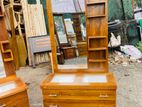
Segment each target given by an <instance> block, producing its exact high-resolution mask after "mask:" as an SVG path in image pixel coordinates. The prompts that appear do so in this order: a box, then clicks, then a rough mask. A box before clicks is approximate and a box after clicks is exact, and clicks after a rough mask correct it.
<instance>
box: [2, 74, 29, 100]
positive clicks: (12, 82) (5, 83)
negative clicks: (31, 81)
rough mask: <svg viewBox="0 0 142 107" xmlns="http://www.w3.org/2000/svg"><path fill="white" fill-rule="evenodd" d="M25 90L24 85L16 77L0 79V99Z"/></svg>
mask: <svg viewBox="0 0 142 107" xmlns="http://www.w3.org/2000/svg"><path fill="white" fill-rule="evenodd" d="M26 89H27V86H26V84H25V83H24V82H23V81H22V80H21V79H20V78H17V77H16V76H9V77H6V78H3V79H0V99H2V98H5V97H9V96H11V95H14V94H17V93H19V92H23V91H25V90H26Z"/></svg>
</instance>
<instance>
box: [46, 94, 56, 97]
mask: <svg viewBox="0 0 142 107" xmlns="http://www.w3.org/2000/svg"><path fill="white" fill-rule="evenodd" d="M48 96H49V97H57V96H58V95H57V94H50V95H48Z"/></svg>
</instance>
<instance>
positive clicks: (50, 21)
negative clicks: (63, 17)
mask: <svg viewBox="0 0 142 107" xmlns="http://www.w3.org/2000/svg"><path fill="white" fill-rule="evenodd" d="M46 7H47V15H48V26H50V27H49V34H50V43H51V48H52V59H53V62H52V64H53V67H52V68H53V70H54V71H55V72H56V71H57V69H58V66H57V65H58V63H57V62H58V61H57V55H56V54H57V49H56V40H55V28H54V18H53V12H52V6H51V0H46Z"/></svg>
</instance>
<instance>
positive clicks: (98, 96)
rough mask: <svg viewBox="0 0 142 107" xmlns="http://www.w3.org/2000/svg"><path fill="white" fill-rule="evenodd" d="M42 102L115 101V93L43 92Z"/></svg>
mask: <svg viewBox="0 0 142 107" xmlns="http://www.w3.org/2000/svg"><path fill="white" fill-rule="evenodd" d="M43 96H44V100H48V101H52V100H55V101H64V100H65V99H66V100H68V101H70V100H74V101H76V100H77V101H86V102H91V101H96V100H97V101H115V100H116V93H115V91H107V90H102V91H100V90H44V91H43Z"/></svg>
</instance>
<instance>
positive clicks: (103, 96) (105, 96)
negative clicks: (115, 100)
mask: <svg viewBox="0 0 142 107" xmlns="http://www.w3.org/2000/svg"><path fill="white" fill-rule="evenodd" d="M99 97H100V98H108V97H109V96H108V95H100V96H99Z"/></svg>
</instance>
